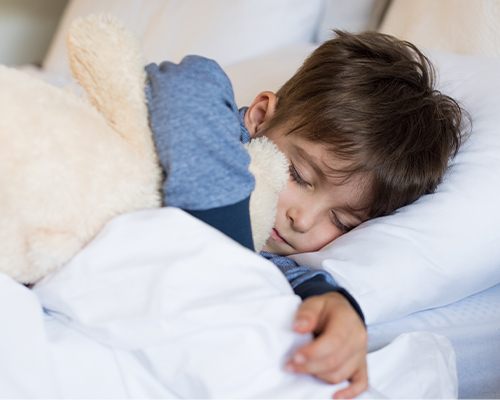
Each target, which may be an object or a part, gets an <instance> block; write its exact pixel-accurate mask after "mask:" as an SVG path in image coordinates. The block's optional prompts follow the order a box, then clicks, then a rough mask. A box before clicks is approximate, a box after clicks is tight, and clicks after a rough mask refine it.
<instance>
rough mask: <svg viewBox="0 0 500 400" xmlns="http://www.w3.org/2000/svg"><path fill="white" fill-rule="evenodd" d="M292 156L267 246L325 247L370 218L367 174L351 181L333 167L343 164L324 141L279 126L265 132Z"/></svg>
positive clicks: (287, 249)
mask: <svg viewBox="0 0 500 400" xmlns="http://www.w3.org/2000/svg"><path fill="white" fill-rule="evenodd" d="M265 135H266V136H267V137H268V138H269V139H271V140H272V141H273V142H274V143H275V144H276V145H277V146H278V148H279V149H280V150H281V151H282V152H283V153H284V154H285V155H286V157H287V158H288V159H289V161H290V167H289V175H290V176H289V179H288V183H287V186H286V187H285V189H284V190H283V191H282V192H281V193H280V195H279V200H278V207H277V213H276V221H275V225H274V228H273V231H272V234H271V237H270V238H269V239H268V240H267V242H266V244H265V246H264V249H263V250H265V251H269V252H271V253H275V254H279V255H284V256H287V255H290V254H295V253H304V252H311V251H316V250H319V249H321V248H322V247H323V246H325V245H327V244H328V243H330V242H331V241H332V240H334V239H335V238H337V237H339V236H340V235H342V234H344V233H346V232H348V231H349V230H350V229H352V228H354V227H356V226H357V225H359V224H360V223H361V222H363V221H364V220H365V219H367V218H366V215H363V213H362V212H357V211H356V210H359V209H361V208H362V206H363V203H364V201H363V200H364V198H363V195H364V190H363V179H362V176H357V177H356V176H355V177H353V178H351V179H349V180H348V181H347V182H343V181H342V179H341V177H338V176H337V177H335V176H334V175H332V174H331V173H330V176H329V175H328V171H329V170H330V171H331V168H332V167H333V168H335V167H337V168H339V167H342V165H341V164H340V161H337V162H335V160H334V159H332V154H331V152H328V150H327V149H326V148H325V146H324V145H323V144H320V143H315V142H311V141H309V140H306V139H303V138H301V137H299V136H297V135H293V134H292V135H286V134H285V133H284V130H282V129H276V130H274V131H272V132H266V134H265Z"/></svg>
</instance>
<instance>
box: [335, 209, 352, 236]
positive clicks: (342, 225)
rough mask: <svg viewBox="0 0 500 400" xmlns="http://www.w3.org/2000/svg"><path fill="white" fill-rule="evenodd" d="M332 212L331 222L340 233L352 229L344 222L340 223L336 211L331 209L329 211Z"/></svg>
mask: <svg viewBox="0 0 500 400" xmlns="http://www.w3.org/2000/svg"><path fill="white" fill-rule="evenodd" d="M331 214H332V222H333V224H334V225H335V226H336V227H337V228H339V230H340V231H341V232H342V233H347V232H349V231H350V230H352V229H353V227H352V226H347V225H345V224H344V223H342V221H340V219H339V217H338V216H337V213H336V212H335V211H333V210H332V212H331Z"/></svg>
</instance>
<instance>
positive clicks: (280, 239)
mask: <svg viewBox="0 0 500 400" xmlns="http://www.w3.org/2000/svg"><path fill="white" fill-rule="evenodd" d="M271 237H272V238H273V239H274V240H275V241H276V242H279V243H285V244H287V245H289V246H290V243H288V242H287V241H286V240H285V238H284V237H283V236H281V235H280V233H279V231H278V230H277V229H276V228H273V230H272V231H271Z"/></svg>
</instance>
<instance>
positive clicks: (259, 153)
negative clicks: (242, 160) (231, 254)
mask: <svg viewBox="0 0 500 400" xmlns="http://www.w3.org/2000/svg"><path fill="white" fill-rule="evenodd" d="M246 146H247V150H248V152H249V154H250V157H251V163H250V172H251V173H252V174H253V175H254V176H255V190H254V191H253V193H252V196H251V198H250V218H251V222H252V231H253V241H254V246H255V250H256V251H261V250H262V247H263V246H264V244H265V243H266V241H267V239H268V238H269V235H270V234H271V230H272V228H273V226H274V220H275V218H276V207H277V205H278V195H279V193H280V192H281V190H283V188H284V187H285V185H286V182H287V180H288V160H287V159H286V157H285V155H284V154H283V153H282V152H281V151H279V150H278V148H277V147H276V145H275V144H274V143H273V142H271V141H270V140H269V139H267V138H265V137H261V138H257V139H254V140H252V141H251V142H250V143H249V144H247V145H246Z"/></svg>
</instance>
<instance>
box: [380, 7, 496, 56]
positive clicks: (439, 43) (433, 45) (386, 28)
mask: <svg viewBox="0 0 500 400" xmlns="http://www.w3.org/2000/svg"><path fill="white" fill-rule="evenodd" d="M380 30H381V31H382V32H384V33H389V34H391V35H395V36H397V37H399V38H401V39H405V40H409V41H410V42H412V43H414V44H416V45H417V46H420V47H425V48H428V49H436V50H445V51H449V52H454V53H462V54H481V55H486V56H493V57H499V56H500V0H439V1H436V0H418V1H408V0H394V1H393V2H392V3H391V6H390V7H389V10H388V11H387V14H386V16H385V18H384V20H383V22H382V25H381V28H380Z"/></svg>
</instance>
